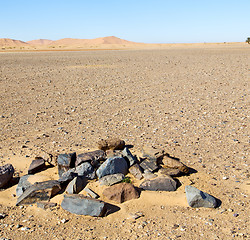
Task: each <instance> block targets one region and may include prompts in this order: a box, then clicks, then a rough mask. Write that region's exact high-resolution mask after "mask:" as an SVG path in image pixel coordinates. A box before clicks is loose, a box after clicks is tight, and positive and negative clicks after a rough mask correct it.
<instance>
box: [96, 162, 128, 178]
mask: <svg viewBox="0 0 250 240" xmlns="http://www.w3.org/2000/svg"><path fill="white" fill-rule="evenodd" d="M116 173H123V174H124V175H126V174H127V173H128V164H127V161H126V160H125V159H124V158H123V157H113V158H108V159H107V160H106V161H105V162H104V163H103V164H102V165H101V166H100V167H99V168H98V169H97V171H96V175H97V176H98V178H102V177H104V176H106V175H111V174H116Z"/></svg>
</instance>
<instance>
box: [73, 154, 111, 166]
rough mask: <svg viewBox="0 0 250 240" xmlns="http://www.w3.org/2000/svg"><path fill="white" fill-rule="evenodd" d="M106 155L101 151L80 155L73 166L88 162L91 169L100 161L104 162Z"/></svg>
mask: <svg viewBox="0 0 250 240" xmlns="http://www.w3.org/2000/svg"><path fill="white" fill-rule="evenodd" d="M105 158H106V153H105V152H104V151H103V150H96V151H92V152H86V153H81V154H79V155H77V158H76V162H75V166H76V167H77V166H79V165H80V164H81V163H83V162H90V163H91V165H92V166H93V167H97V166H98V165H99V162H100V161H103V160H105Z"/></svg>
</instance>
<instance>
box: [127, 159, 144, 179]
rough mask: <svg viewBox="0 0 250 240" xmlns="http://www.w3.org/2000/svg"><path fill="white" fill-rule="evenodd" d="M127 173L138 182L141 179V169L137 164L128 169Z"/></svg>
mask: <svg viewBox="0 0 250 240" xmlns="http://www.w3.org/2000/svg"><path fill="white" fill-rule="evenodd" d="M129 172H130V173H131V174H132V175H133V176H134V177H135V178H136V179H138V180H141V179H142V178H143V176H142V170H141V167H140V166H139V164H137V163H136V164H134V165H133V166H132V167H130V168H129Z"/></svg>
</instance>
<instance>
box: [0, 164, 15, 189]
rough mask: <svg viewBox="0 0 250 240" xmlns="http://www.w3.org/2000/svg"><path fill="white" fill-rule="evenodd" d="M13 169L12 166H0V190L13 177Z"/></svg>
mask: <svg viewBox="0 0 250 240" xmlns="http://www.w3.org/2000/svg"><path fill="white" fill-rule="evenodd" d="M14 171H15V170H14V167H13V166H12V164H9V163H8V164H5V165H3V166H0V188H2V187H4V186H5V185H6V184H7V183H8V182H9V181H10V180H11V179H12V177H13V174H14Z"/></svg>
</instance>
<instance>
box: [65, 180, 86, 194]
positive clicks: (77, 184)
mask: <svg viewBox="0 0 250 240" xmlns="http://www.w3.org/2000/svg"><path fill="white" fill-rule="evenodd" d="M86 185H87V179H86V178H85V177H79V176H77V177H75V178H74V179H73V180H72V181H70V183H69V184H68V186H67V188H66V190H65V192H66V193H69V194H73V193H79V192H80V191H82V190H83V189H84V187H85V186H86Z"/></svg>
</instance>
